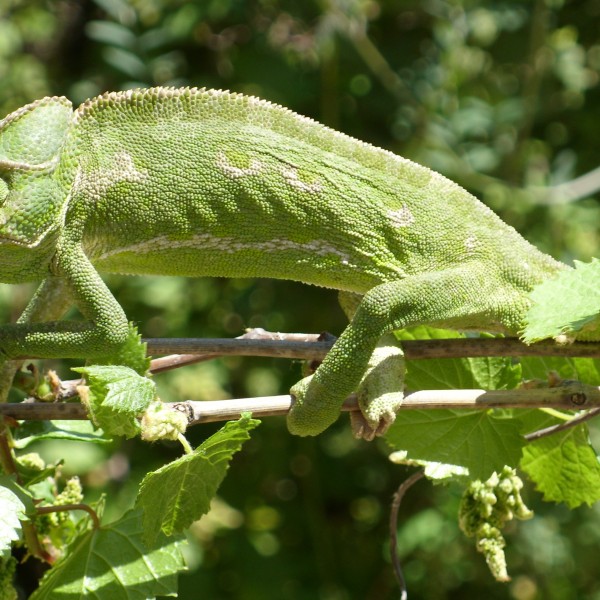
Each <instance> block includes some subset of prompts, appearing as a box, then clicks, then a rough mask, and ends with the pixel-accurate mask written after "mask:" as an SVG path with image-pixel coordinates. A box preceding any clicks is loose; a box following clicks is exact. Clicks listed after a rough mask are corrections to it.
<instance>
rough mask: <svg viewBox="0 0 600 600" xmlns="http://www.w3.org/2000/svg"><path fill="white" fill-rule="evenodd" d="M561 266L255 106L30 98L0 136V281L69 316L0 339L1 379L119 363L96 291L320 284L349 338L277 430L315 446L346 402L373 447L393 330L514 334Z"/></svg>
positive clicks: (323, 132) (443, 181)
mask: <svg viewBox="0 0 600 600" xmlns="http://www.w3.org/2000/svg"><path fill="white" fill-rule="evenodd" d="M565 268H568V267H566V266H565V265H563V264H562V263H560V262H558V261H556V260H554V259H553V258H551V257H550V256H549V255H546V254H544V253H542V252H541V251H539V250H538V249H536V248H535V247H534V246H532V245H531V244H529V243H528V242H527V241H526V240H525V239H524V238H523V237H521V236H520V235H519V234H518V233H517V232H516V231H515V230H514V229H513V228H512V227H510V226H509V225H507V224H505V223H504V222H503V221H502V220H501V219H500V218H499V217H498V216H497V215H496V214H495V213H494V212H493V211H492V210H491V209H489V208H488V207H486V206H485V205H484V204H483V203H481V202H480V201H479V200H478V199H476V198H475V197H474V196H472V195H471V194H470V193H468V192H467V191H465V190H464V189H463V188H461V187H460V186H459V185H457V184H456V183H453V182H452V181H450V180H449V179H447V178H445V177H443V176H442V175H440V174H438V173H436V172H434V171H432V170H430V169H428V168H426V167H424V166H421V165H419V164H417V163H414V162H412V161H410V160H407V159H405V158H402V157H400V156H397V155H395V154H393V153H392V152H390V151H387V150H384V149H380V148H377V147H375V146H372V145H370V144H368V143H365V142H362V141H359V140H357V139H354V138H352V137H349V136H347V135H345V134H343V133H339V132H337V131H335V130H332V129H330V128H328V127H326V126H324V125H322V124H320V123H318V122H316V121H313V120H311V119H309V118H307V117H303V116H301V115H299V114H296V113H294V112H293V111H291V110H289V109H286V108H284V107H282V106H279V105H276V104H273V103H270V102H268V101H265V100H262V99H259V98H256V97H252V96H246V95H243V94H239V93H232V92H228V91H221V90H212V89H204V88H202V89H199V88H167V87H155V88H149V89H135V90H127V91H122V92H108V93H105V94H103V95H101V96H98V97H96V98H93V99H91V100H87V101H86V102H84V103H83V104H82V105H81V106H79V107H78V108H77V109H75V110H74V109H73V106H72V104H71V102H70V101H69V100H68V99H67V98H65V97H46V98H43V99H40V100H38V101H36V102H33V103H32V104H28V105H27V106H24V107H22V108H20V109H18V110H16V111H15V112H13V113H11V114H9V115H8V116H7V117H5V118H4V120H2V121H1V122H0V281H2V282H4V283H23V282H29V281H41V284H40V287H39V288H38V291H37V292H36V295H35V296H34V298H33V300H32V301H31V304H30V306H29V308H28V309H27V310H26V313H27V312H29V314H33V315H34V314H35V313H36V310H35V309H36V306H39V304H40V303H42V302H44V298H45V297H47V296H48V294H49V292H51V291H52V290H54V289H56V288H57V282H59V283H60V284H61V285H62V287H63V288H65V289H66V290H68V293H69V295H70V297H71V300H72V302H73V303H74V305H75V306H76V307H77V308H78V310H79V311H80V313H81V315H82V317H83V320H80V321H74V320H64V319H63V320H60V319H59V320H54V321H49V322H25V321H23V320H22V321H19V322H17V323H13V324H7V325H3V326H2V327H0V357H2V359H3V360H5V361H6V360H8V359H16V358H19V357H25V356H36V357H40V358H46V357H48V358H63V357H71V358H87V359H93V358H94V357H95V356H100V355H106V354H107V353H108V352H110V351H111V350H115V349H117V348H119V347H120V346H121V345H122V344H123V343H124V340H125V338H126V336H127V332H128V320H127V317H126V315H125V313H124V311H123V309H122V308H121V306H120V305H119V303H118V302H117V300H116V299H115V298H114V296H113V295H112V294H111V292H110V291H109V289H108V287H107V286H106V284H105V283H104V282H103V280H102V279H101V276H100V273H121V274H131V275H140V274H158V275H180V276H187V277H202V276H212V277H269V278H276V279H288V280H294V281H299V282H303V283H306V284H312V285H317V286H323V287H326V288H331V289H334V290H338V292H339V294H340V301H341V303H342V306H343V308H344V309H345V311H346V313H347V314H348V316H349V318H350V320H349V324H348V325H347V327H346V328H345V329H344V331H343V332H342V333H341V335H340V336H339V337H338V338H337V340H336V342H335V344H334V345H333V347H332V349H331V351H330V352H329V353H328V354H327V356H326V357H325V359H324V360H323V362H322V363H321V364H320V365H319V366H318V368H317V369H316V371H315V372H314V374H312V375H310V376H308V377H305V378H303V379H301V380H300V381H299V382H298V383H297V384H296V385H294V386H293V387H292V389H291V390H290V393H291V395H292V398H293V403H292V407H291V409H290V411H289V414H288V416H287V424H288V428H289V430H290V432H292V433H294V434H298V435H317V434H319V433H321V432H322V431H324V430H325V429H326V428H327V427H328V426H329V425H331V424H332V423H333V422H334V421H336V419H337V418H338V415H339V413H340V408H341V405H342V403H343V401H344V399H345V398H346V397H347V396H348V395H349V394H351V393H353V392H356V394H357V397H358V401H359V406H360V411H356V413H357V414H356V416H355V419H354V422H353V429H354V431H355V434H356V435H357V436H358V437H363V438H365V439H372V438H373V437H374V436H375V435H381V434H383V433H385V431H386V430H387V428H388V427H389V426H390V424H391V423H393V421H394V419H395V416H396V413H397V411H398V408H399V407H400V405H401V403H402V398H403V392H402V387H403V386H402V382H403V377H404V358H403V354H402V350H401V347H400V346H399V344H398V343H396V342H395V339H394V338H393V335H392V332H393V331H394V330H398V329H403V328H406V327H409V326H413V325H418V324H427V325H431V326H438V327H445V328H451V329H460V330H467V331H468V330H478V331H490V332H500V333H505V334H516V333H518V332H519V329H520V327H521V324H522V321H523V317H524V315H525V313H526V311H527V310H528V308H529V305H530V301H529V300H528V297H527V295H528V293H529V291H530V290H531V289H532V288H533V287H534V286H535V285H536V284H538V283H540V282H542V281H543V280H545V279H547V278H549V277H552V276H554V275H556V274H557V273H558V272H559V271H560V270H562V269H565ZM36 303H37V304H36ZM307 308H308V307H307Z"/></svg>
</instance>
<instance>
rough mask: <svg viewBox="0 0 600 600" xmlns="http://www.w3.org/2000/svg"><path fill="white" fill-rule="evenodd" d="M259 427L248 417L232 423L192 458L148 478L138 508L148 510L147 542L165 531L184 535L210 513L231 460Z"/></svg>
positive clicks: (149, 474)
mask: <svg viewBox="0 0 600 600" xmlns="http://www.w3.org/2000/svg"><path fill="white" fill-rule="evenodd" d="M259 423H260V421H257V420H256V419H251V418H250V417H248V416H242V418H241V419H240V420H239V421H231V422H229V423H227V424H225V426H224V427H222V428H221V429H220V430H219V431H218V432H217V433H215V434H214V435H212V436H211V437H210V438H208V439H207V440H205V441H204V442H203V443H202V444H201V445H200V446H199V447H198V448H197V449H196V450H195V451H194V452H193V453H192V454H186V455H185V456H182V457H181V458H180V459H179V460H176V461H173V462H172V463H169V464H168V465H165V466H164V467H162V468H161V469H158V471H154V472H153V473H148V474H147V475H146V477H144V480H143V481H142V484H141V486H140V491H139V494H138V497H137V500H136V506H138V507H141V508H143V510H144V539H145V540H146V541H148V542H149V543H150V542H152V541H153V540H154V539H155V538H156V536H158V534H159V532H161V531H162V532H163V533H165V534H167V535H171V534H173V533H174V532H175V533H179V532H182V531H183V530H184V529H185V528H186V527H188V526H189V525H191V523H193V522H194V521H195V520H197V519H199V518H200V517H201V516H202V515H203V514H205V513H207V512H208V510H209V508H210V501H211V499H212V498H213V497H214V495H215V494H216V492H217V489H218V488H219V486H220V485H221V482H222V481H223V479H224V478H225V473H226V472H227V469H228V468H229V462H230V460H231V457H232V456H233V455H234V454H235V453H236V452H237V451H238V450H239V449H240V448H241V447H242V444H243V443H244V442H245V441H246V440H247V439H249V437H250V436H249V434H248V432H249V431H250V430H252V429H254V428H255V427H256V426H257V425H258V424H259Z"/></svg>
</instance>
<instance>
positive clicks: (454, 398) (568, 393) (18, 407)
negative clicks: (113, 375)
mask: <svg viewBox="0 0 600 600" xmlns="http://www.w3.org/2000/svg"><path fill="white" fill-rule="evenodd" d="M291 403H292V398H291V396H290V395H289V394H282V395H280V396H263V397H257V398H238V399H235V400H207V401H197V400H184V401H181V402H173V403H167V405H168V406H170V407H171V408H172V409H173V410H177V411H179V412H183V413H184V414H186V415H187V417H188V424H190V425H195V424H198V423H209V422H215V421H228V420H231V419H237V418H239V416H240V415H241V414H242V413H244V412H251V413H252V414H254V415H255V416H256V417H266V416H276V415H285V414H286V413H287V412H288V410H289V408H290V406H291ZM545 407H553V408H562V409H567V410H581V409H582V408H591V407H600V388H597V387H594V386H588V385H583V384H581V383H578V382H565V383H563V384H561V385H559V386H556V387H550V388H533V389H521V388H519V389H516V390H491V391H486V390H477V389H473V390H420V391H418V392H408V393H407V394H406V395H405V398H404V401H403V403H402V406H401V407H400V410H401V411H402V410H430V409H458V410H461V409H468V410H489V409H491V408H545ZM342 410H345V411H351V410H358V408H357V404H356V397H355V396H354V395H351V396H349V397H348V399H347V401H346V402H345V404H344V406H343V408H342ZM0 415H8V416H11V417H13V418H14V419H23V420H56V419H62V420H76V419H86V418H87V416H86V412H85V408H84V407H83V405H81V404H77V403H73V402H21V403H19V404H16V403H15V404H0Z"/></svg>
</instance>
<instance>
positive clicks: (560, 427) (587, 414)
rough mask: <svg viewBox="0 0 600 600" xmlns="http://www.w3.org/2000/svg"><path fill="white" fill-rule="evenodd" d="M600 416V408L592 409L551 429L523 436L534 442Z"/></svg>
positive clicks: (547, 428)
mask: <svg viewBox="0 0 600 600" xmlns="http://www.w3.org/2000/svg"><path fill="white" fill-rule="evenodd" d="M598 415H600V407H599V408H592V409H591V410H588V411H587V412H584V413H581V414H579V415H577V416H575V417H573V418H572V419H569V420H568V421H565V422H564V423H558V425H552V426H551V427H546V428H544V429H538V431H533V432H532V433H528V434H527V435H525V436H523V437H524V438H525V439H526V440H527V441H528V442H533V441H535V440H539V439H541V438H543V437H548V436H549V435H552V434H554V433H558V432H559V431H564V430H565V429H570V428H571V427H576V426H577V425H580V424H581V423H585V421H589V420H590V419H593V418H594V417H597V416H598Z"/></svg>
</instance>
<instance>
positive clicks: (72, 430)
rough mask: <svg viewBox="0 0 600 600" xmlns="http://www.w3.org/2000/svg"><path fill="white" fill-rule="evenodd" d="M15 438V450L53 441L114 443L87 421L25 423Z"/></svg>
mask: <svg viewBox="0 0 600 600" xmlns="http://www.w3.org/2000/svg"><path fill="white" fill-rule="evenodd" d="M13 438H14V439H13V445H14V447H15V448H27V446H29V444H31V443H33V442H37V441H39V440H52V439H53V440H70V441H74V442H92V443H94V444H110V443H111V441H112V440H110V439H108V438H107V437H106V436H105V435H104V432H103V431H102V430H101V429H96V428H94V425H93V424H92V423H90V422H89V421H87V420H85V421H84V420H77V421H62V420H55V421H24V422H23V423H21V425H20V426H19V427H17V428H15V430H14V434H13Z"/></svg>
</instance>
